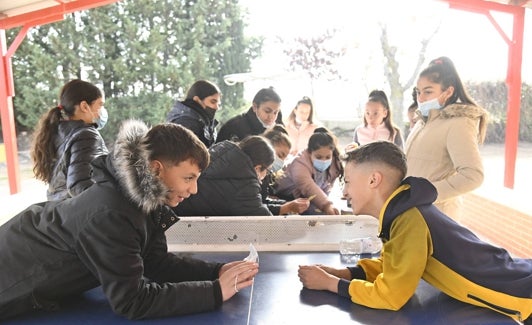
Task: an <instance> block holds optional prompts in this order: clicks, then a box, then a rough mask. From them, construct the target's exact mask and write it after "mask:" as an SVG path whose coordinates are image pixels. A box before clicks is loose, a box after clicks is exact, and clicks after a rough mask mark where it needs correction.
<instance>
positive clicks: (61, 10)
mask: <svg viewBox="0 0 532 325" xmlns="http://www.w3.org/2000/svg"><path fill="white" fill-rule="evenodd" d="M118 1H119V0H77V1H71V2H66V3H58V4H57V5H56V6H52V7H48V8H44V9H40V10H36V11H32V12H28V13H25V14H21V15H16V16H11V17H6V18H0V29H11V28H14V27H20V26H23V25H26V24H30V25H33V26H37V25H44V24H47V23H50V22H53V21H56V20H57V15H65V14H69V13H72V12H75V11H81V10H87V9H92V8H96V7H101V6H105V5H108V4H111V3H115V2H118ZM35 21H39V23H34V22H35Z"/></svg>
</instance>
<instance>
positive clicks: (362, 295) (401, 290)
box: [349, 209, 432, 310]
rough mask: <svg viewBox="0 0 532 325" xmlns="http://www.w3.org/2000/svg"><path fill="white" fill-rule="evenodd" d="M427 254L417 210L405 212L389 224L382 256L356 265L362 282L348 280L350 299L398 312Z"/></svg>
mask: <svg viewBox="0 0 532 325" xmlns="http://www.w3.org/2000/svg"><path fill="white" fill-rule="evenodd" d="M431 253H432V243H431V238H430V233H429V230H428V227H427V224H426V223H425V220H424V219H423V217H422V216H421V214H420V213H419V212H418V210H417V209H411V210H409V211H407V212H406V213H404V214H402V215H401V216H399V217H397V218H396V219H395V220H394V221H393V223H392V226H391V229H390V240H388V241H387V242H386V243H385V244H384V247H383V251H382V257H381V258H380V259H373V260H362V261H360V262H359V265H360V266H361V267H362V268H363V269H364V271H365V273H366V280H352V281H351V283H350V285H349V295H350V296H351V300H352V301H353V302H354V303H357V304H360V305H364V306H367V307H371V308H377V309H391V310H398V309H400V308H401V307H402V306H403V305H404V304H405V303H406V302H407V301H408V300H409V299H410V297H412V295H413V294H414V292H415V290H416V288H417V285H418V283H419V280H420V279H421V277H422V275H423V273H424V271H425V265H426V264H427V260H428V256H429V255H430V254H431Z"/></svg>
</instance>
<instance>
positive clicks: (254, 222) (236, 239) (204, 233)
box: [166, 215, 378, 252]
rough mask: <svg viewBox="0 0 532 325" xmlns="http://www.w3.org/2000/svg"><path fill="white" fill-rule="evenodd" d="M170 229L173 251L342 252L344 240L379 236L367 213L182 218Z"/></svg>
mask: <svg viewBox="0 0 532 325" xmlns="http://www.w3.org/2000/svg"><path fill="white" fill-rule="evenodd" d="M180 219H181V220H180V221H179V222H177V223H176V224H174V225H173V226H172V227H170V229H168V230H167V231H166V237H167V240H168V248H169V250H170V251H176V252H179V251H189V252H190V251H209V252H213V251H247V250H248V245H249V243H253V245H255V247H256V248H257V249H258V250H260V251H338V245H339V242H340V240H342V239H347V238H357V237H360V238H362V237H371V236H377V235H378V220H377V219H375V218H373V217H371V216H365V215H359V216H355V215H336V216H326V215H323V216H301V215H290V216H269V217H250V216H242V217H180Z"/></svg>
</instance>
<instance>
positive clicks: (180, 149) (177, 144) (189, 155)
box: [144, 123, 209, 170]
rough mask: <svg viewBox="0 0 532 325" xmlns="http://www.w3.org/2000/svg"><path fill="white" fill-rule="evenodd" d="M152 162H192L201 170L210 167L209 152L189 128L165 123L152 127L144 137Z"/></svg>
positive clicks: (176, 163) (175, 163)
mask: <svg viewBox="0 0 532 325" xmlns="http://www.w3.org/2000/svg"><path fill="white" fill-rule="evenodd" d="M144 143H145V144H146V146H147V148H148V150H149V159H150V160H160V161H165V162H170V163H172V164H174V165H178V164H179V163H181V162H183V161H186V160H189V159H190V160H192V161H193V162H194V163H196V164H197V165H198V167H199V169H200V170H205V168H207V166H208V165H209V152H208V151H207V147H205V145H204V144H203V142H201V140H199V139H198V137H197V136H196V135H195V134H194V133H193V132H192V131H190V130H188V129H187V128H185V127H183V126H181V125H178V124H174V123H163V124H158V125H156V126H154V127H152V128H151V129H150V130H149V131H148V133H147V134H146V136H145V137H144Z"/></svg>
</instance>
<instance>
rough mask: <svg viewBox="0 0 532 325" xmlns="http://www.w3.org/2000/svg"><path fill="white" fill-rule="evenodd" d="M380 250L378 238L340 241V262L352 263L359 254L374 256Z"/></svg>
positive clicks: (356, 259)
mask: <svg viewBox="0 0 532 325" xmlns="http://www.w3.org/2000/svg"><path fill="white" fill-rule="evenodd" d="M381 249H382V241H381V240H380V238H378V237H366V238H349V239H342V240H340V245H339V251H340V258H341V260H342V262H345V263H354V262H357V261H358V260H359V259H360V255H361V254H376V253H378V252H380V250H381Z"/></svg>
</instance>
